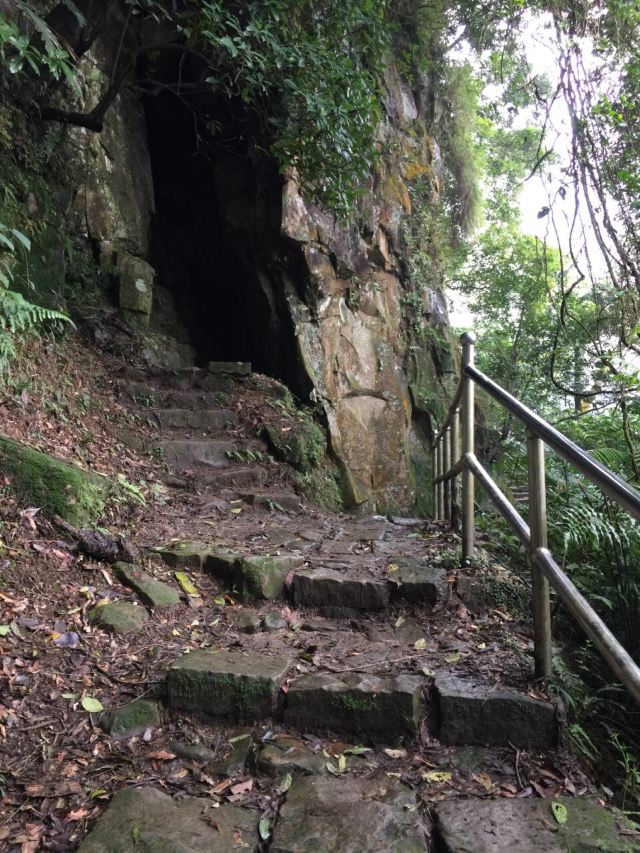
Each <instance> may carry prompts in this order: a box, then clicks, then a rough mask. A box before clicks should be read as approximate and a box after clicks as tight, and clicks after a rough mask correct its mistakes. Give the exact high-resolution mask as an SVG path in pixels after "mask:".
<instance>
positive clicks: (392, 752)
mask: <svg viewBox="0 0 640 853" xmlns="http://www.w3.org/2000/svg"><path fill="white" fill-rule="evenodd" d="M384 754H385V755H388V756H389V758H406V757H407V750H406V749H385V751H384Z"/></svg>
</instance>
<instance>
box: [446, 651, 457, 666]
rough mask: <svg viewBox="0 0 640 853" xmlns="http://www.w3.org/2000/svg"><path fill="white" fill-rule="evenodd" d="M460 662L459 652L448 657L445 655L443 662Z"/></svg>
mask: <svg viewBox="0 0 640 853" xmlns="http://www.w3.org/2000/svg"><path fill="white" fill-rule="evenodd" d="M459 660H460V652H452V653H451V654H450V655H446V656H445V659H444V662H445V663H457V662H458V661H459Z"/></svg>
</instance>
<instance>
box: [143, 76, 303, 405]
mask: <svg viewBox="0 0 640 853" xmlns="http://www.w3.org/2000/svg"><path fill="white" fill-rule="evenodd" d="M183 72H184V69H183ZM168 76H170V74H169V75H168ZM183 79H184V76H183ZM207 97H208V98H209V100H210V102H209V101H208V102H207V104H206V114H207V122H206V125H205V123H204V122H203V120H202V118H198V117H196V115H195V112H194V110H192V108H191V106H190V103H189V101H188V100H187V99H186V98H183V97H178V96H176V94H175V93H174V92H172V91H160V92H159V93H156V94H154V95H153V96H147V97H145V98H144V105H145V113H146V120H147V132H148V141H149V152H150V156H151V166H152V173H153V181H154V190H155V200H156V214H155V217H154V223H153V228H152V239H151V257H150V261H151V263H152V264H153V266H154V267H155V269H156V272H157V285H158V289H159V290H158V292H159V294H160V295H161V294H162V293H163V291H164V292H165V293H166V292H168V293H169V294H170V295H171V297H172V301H173V303H174V307H175V314H177V315H178V318H179V320H180V321H181V324H182V326H183V327H184V328H185V329H186V330H187V333H188V337H189V341H188V342H189V343H190V344H191V345H192V346H193V347H195V350H196V353H197V361H198V363H199V364H200V365H205V364H206V363H207V362H208V361H249V362H251V364H252V366H253V369H254V371H257V372H260V373H265V374H267V375H270V376H273V377H275V378H277V379H280V380H281V381H283V382H285V383H286V384H287V385H289V387H291V388H292V389H293V390H294V391H295V392H296V393H299V394H300V393H301V392H302V393H304V389H303V388H301V387H300V386H301V380H300V376H299V370H298V367H297V365H298V357H297V352H296V345H295V336H294V330H293V323H292V321H291V318H290V315H289V311H288V309H287V305H286V301H285V296H284V280H285V278H286V276H287V275H289V277H290V279H291V277H292V276H293V279H294V280H295V272H293V273H291V270H289V267H290V266H291V265H294V266H295V264H296V262H298V263H299V261H296V258H295V257H294V256H293V255H291V249H290V248H289V247H287V246H284V245H283V241H282V238H281V237H280V216H281V208H280V205H281V200H280V198H281V178H280V176H279V174H278V171H277V168H276V166H275V164H274V163H273V161H271V160H270V159H269V158H267V157H266V156H264V155H263V154H260V153H259V152H258V153H257V154H256V153H254V151H255V145H254V144H253V143H252V142H251V143H250V141H249V140H251V139H252V136H253V133H252V128H251V126H250V125H249V124H248V123H249V122H250V121H252V119H251V118H250V117H249V118H248V117H247V116H246V112H243V110H242V109H241V108H238V109H237V110H236V111H235V113H234V105H232V104H231V103H230V102H229V101H228V100H226V99H223V98H218V99H216V100H214V99H213V98H212V97H211V95H210V94H208V96H207ZM200 106H201V105H200ZM199 112H200V113H202V110H199ZM238 114H239V116H240V117H238ZM254 121H255V120H254ZM212 123H213V124H214V126H215V133H213V134H212V133H211V132H210V127H211V124H212ZM156 302H157V304H156V305H155V306H154V315H155V316H152V324H153V325H154V327H156V328H158V329H159V330H161V331H164V332H166V333H168V334H171V333H172V332H171V329H170V328H169V327H170V325H171V316H172V315H171V312H164V314H163V306H162V299H161V298H160V299H158V300H156ZM175 314H173V317H174V318H175ZM307 390H308V389H307Z"/></svg>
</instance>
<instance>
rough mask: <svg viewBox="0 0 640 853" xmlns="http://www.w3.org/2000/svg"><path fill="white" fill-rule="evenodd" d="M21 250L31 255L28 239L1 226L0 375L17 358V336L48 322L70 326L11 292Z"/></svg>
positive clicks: (60, 316) (63, 316)
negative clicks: (16, 263) (17, 258)
mask: <svg viewBox="0 0 640 853" xmlns="http://www.w3.org/2000/svg"><path fill="white" fill-rule="evenodd" d="M19 249H21V250H22V251H23V252H25V254H26V253H27V252H30V251H31V241H30V240H29V238H28V237H27V236H26V234H23V233H22V231H19V230H18V229H17V228H10V227H9V226H8V225H4V224H3V223H0V374H1V373H4V372H6V370H7V368H8V366H9V363H10V362H11V360H12V359H13V358H14V357H15V355H16V339H17V337H18V336H20V335H23V334H27V333H29V332H32V333H33V332H37V331H38V329H39V328H41V327H42V325H43V324H44V323H47V322H53V323H61V324H62V323H71V320H70V319H69V317H67V316H66V314H63V313H62V312H60V311H55V310H54V309H52V308H45V307H44V306H42V305H36V304H34V303H33V302H30V301H29V300H28V299H27V298H26V297H25V296H23V294H22V293H20V292H19V291H17V290H13V289H12V284H13V267H14V264H15V262H16V255H17V252H18V250H19ZM72 325H73V324H72Z"/></svg>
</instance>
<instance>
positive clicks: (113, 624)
mask: <svg viewBox="0 0 640 853" xmlns="http://www.w3.org/2000/svg"><path fill="white" fill-rule="evenodd" d="M147 619H148V615H147V611H146V610H145V609H144V607H136V605H135V604H131V603H130V602H129V601H114V603H113V604H103V605H102V606H101V607H94V609H93V610H90V611H89V621H90V622H93V623H95V624H96V625H99V626H100V627H101V628H104V629H105V631H111V633H112V634H135V633H136V632H138V631H141V630H142V626H143V625H144V623H145V622H146V620H147Z"/></svg>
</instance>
